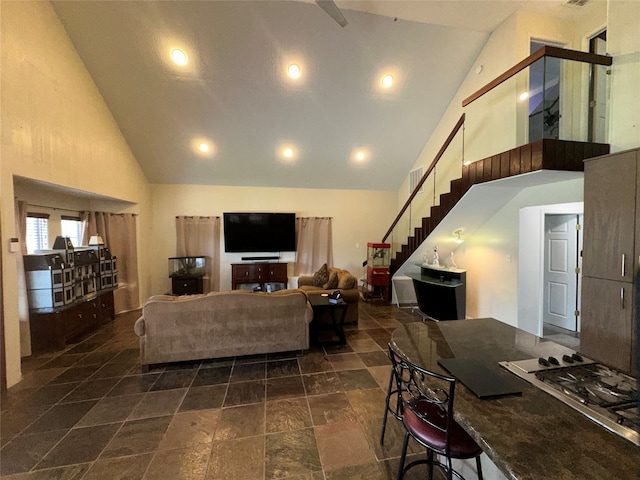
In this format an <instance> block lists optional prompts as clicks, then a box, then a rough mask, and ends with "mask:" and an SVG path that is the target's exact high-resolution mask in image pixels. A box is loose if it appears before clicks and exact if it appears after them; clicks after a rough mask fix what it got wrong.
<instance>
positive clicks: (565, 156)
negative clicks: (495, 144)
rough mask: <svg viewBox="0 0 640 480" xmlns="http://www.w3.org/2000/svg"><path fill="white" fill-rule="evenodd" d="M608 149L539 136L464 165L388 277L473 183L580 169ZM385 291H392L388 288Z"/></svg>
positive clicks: (397, 255)
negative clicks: (584, 162) (544, 171)
mask: <svg viewBox="0 0 640 480" xmlns="http://www.w3.org/2000/svg"><path fill="white" fill-rule="evenodd" d="M608 153H609V145H608V144H602V143H588V142H573V141H566V140H555V139H542V140H538V141H535V142H533V143H529V144H527V145H523V146H521V147H518V148H514V149H512V150H508V151H506V152H503V153H500V154H497V155H493V156H491V157H488V158H485V159H482V160H478V161H477V162H474V163H472V164H470V165H467V166H463V167H462V178H458V179H455V180H452V181H451V182H450V190H449V193H445V194H442V195H440V203H439V205H436V206H432V207H431V210H430V216H428V217H423V218H422V225H421V226H420V227H418V228H415V229H414V234H413V236H410V237H409V238H408V239H407V243H406V244H404V245H402V246H401V250H400V251H398V252H395V255H394V257H393V258H392V259H391V265H390V267H389V270H390V276H389V278H391V277H393V275H394V274H395V273H396V272H397V271H398V270H399V269H400V268H401V267H402V266H403V265H404V263H405V262H406V261H407V260H408V259H409V257H410V256H411V255H412V254H413V253H414V252H415V251H416V250H417V249H418V248H419V247H420V245H421V244H422V243H423V242H424V241H425V240H427V238H428V237H429V235H430V234H431V232H433V230H434V229H435V228H436V227H437V226H438V224H439V223H440V222H441V221H442V220H443V219H444V218H445V217H446V216H447V214H448V213H449V212H450V211H451V210H452V209H453V207H454V206H455V205H456V203H457V202H458V201H459V200H460V199H461V198H462V197H464V195H465V194H466V193H467V192H468V191H469V189H470V188H471V187H472V186H473V185H477V184H480V183H485V182H490V181H493V180H499V179H502V178H507V177H513V176H517V175H524V174H527V173H531V172H537V171H540V170H560V171H574V172H582V171H584V164H583V161H584V160H586V159H587V158H592V157H597V156H600V155H606V154H608ZM384 240H386V237H385V239H383V241H384ZM390 287H391V285H390ZM388 291H389V292H391V288H389V289H388ZM389 300H390V299H389Z"/></svg>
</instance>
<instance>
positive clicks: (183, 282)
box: [171, 276, 204, 295]
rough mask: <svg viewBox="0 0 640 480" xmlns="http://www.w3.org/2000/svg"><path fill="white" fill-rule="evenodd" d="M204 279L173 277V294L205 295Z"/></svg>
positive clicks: (199, 277) (200, 277)
mask: <svg viewBox="0 0 640 480" xmlns="http://www.w3.org/2000/svg"><path fill="white" fill-rule="evenodd" d="M202 279H203V277H202V276H198V277H171V293H173V294H174V295H195V294H197V293H204V288H203V280H202Z"/></svg>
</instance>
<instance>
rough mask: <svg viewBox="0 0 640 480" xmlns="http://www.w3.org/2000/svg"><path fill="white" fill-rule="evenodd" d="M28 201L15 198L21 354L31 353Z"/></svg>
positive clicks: (25, 355)
mask: <svg viewBox="0 0 640 480" xmlns="http://www.w3.org/2000/svg"><path fill="white" fill-rule="evenodd" d="M27 208H28V204H27V202H24V201H22V200H18V199H16V200H15V222H16V233H17V235H18V242H19V243H20V255H16V262H17V264H18V265H17V267H18V318H19V320H20V356H22V357H28V356H29V355H31V328H30V325H29V297H28V296H27V278H26V276H25V273H24V261H23V259H22V256H23V255H26V254H27Z"/></svg>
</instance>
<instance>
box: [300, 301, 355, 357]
mask: <svg viewBox="0 0 640 480" xmlns="http://www.w3.org/2000/svg"><path fill="white" fill-rule="evenodd" d="M307 298H308V299H309V303H310V304H311V308H313V320H312V321H311V325H310V326H309V327H310V333H311V334H312V337H311V338H312V341H313V340H315V342H316V343H317V344H319V343H320V342H319V340H318V339H317V332H318V331H319V330H320V329H321V327H322V326H323V325H321V323H320V319H321V318H322V315H323V312H325V311H327V310H328V311H329V313H330V315H331V325H330V327H331V329H332V330H333V331H334V333H335V334H336V335H337V337H338V341H337V342H323V343H337V344H338V345H344V344H346V343H347V338H346V336H345V334H344V318H345V316H346V315H347V307H348V306H349V305H347V303H346V302H345V301H344V300H343V301H342V302H340V303H331V302H330V301H329V295H328V294H326V293H324V294H315V295H314V294H309V295H308V296H307Z"/></svg>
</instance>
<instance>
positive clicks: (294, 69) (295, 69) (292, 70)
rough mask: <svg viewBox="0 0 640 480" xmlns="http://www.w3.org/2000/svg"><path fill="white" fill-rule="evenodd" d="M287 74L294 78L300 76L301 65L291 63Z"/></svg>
mask: <svg viewBox="0 0 640 480" xmlns="http://www.w3.org/2000/svg"><path fill="white" fill-rule="evenodd" d="M287 75H289V78H293V79H294V80H295V79H296V78H300V67H299V66H298V65H296V64H295V63H292V64H291V65H289V68H287Z"/></svg>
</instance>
